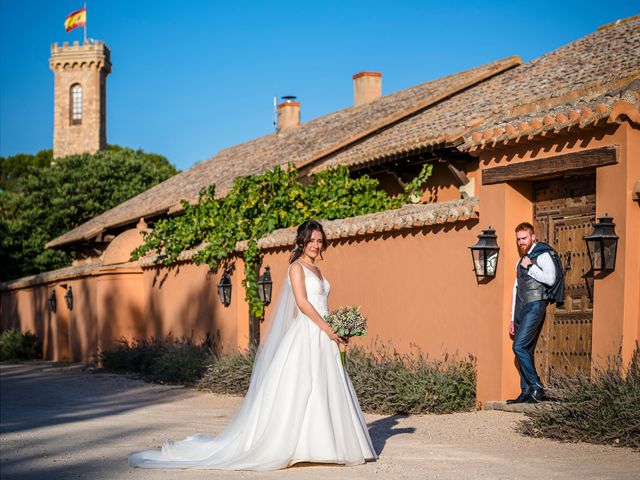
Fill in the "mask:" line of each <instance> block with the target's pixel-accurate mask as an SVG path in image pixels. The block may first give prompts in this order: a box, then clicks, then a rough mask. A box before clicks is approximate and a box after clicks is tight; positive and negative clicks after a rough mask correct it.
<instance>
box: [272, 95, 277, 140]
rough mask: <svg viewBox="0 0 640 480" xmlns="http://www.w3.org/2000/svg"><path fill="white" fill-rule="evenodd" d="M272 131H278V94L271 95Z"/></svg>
mask: <svg viewBox="0 0 640 480" xmlns="http://www.w3.org/2000/svg"><path fill="white" fill-rule="evenodd" d="M273 131H274V132H277V131H278V96H277V95H274V96H273Z"/></svg>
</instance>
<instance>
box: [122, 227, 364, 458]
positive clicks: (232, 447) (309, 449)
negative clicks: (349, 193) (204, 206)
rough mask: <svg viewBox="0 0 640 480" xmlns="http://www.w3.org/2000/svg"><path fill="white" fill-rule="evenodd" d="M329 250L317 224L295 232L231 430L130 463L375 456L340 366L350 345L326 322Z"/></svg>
mask: <svg viewBox="0 0 640 480" xmlns="http://www.w3.org/2000/svg"><path fill="white" fill-rule="evenodd" d="M326 247H327V237H326V236H325V233H324V230H323V229H322V225H321V224H320V223H319V222H316V221H314V220H307V221H305V222H304V223H302V224H301V225H300V226H299V227H298V231H297V237H296V245H295V248H294V250H293V252H292V254H291V258H290V260H289V263H290V265H289V270H288V274H287V276H286V278H285V279H284V285H283V287H282V291H281V293H280V296H279V299H278V301H277V303H276V308H275V310H274V312H273V314H272V316H271V317H270V321H271V322H270V327H269V332H268V334H267V337H266V340H265V341H264V342H263V344H262V345H261V346H260V348H259V350H258V353H257V355H256V360H255V364H254V367H253V372H252V374H251V382H250V385H249V390H248V391H247V394H246V396H245V398H244V399H243V401H242V404H241V406H240V408H239V410H238V412H237V413H236V415H235V416H234V418H233V419H232V420H231V422H230V423H229V425H228V426H227V428H226V429H225V430H224V431H223V432H222V433H220V434H219V435H217V436H208V435H193V436H190V437H187V438H185V439H184V440H181V441H177V442H172V441H169V442H167V443H165V444H164V445H163V447H162V449H161V450H147V451H142V452H134V453H131V454H129V464H130V465H132V466H134V467H141V468H201V469H225V470H276V469H279V468H286V467H288V466H290V465H293V464H294V463H298V462H313V463H333V464H342V465H357V464H361V463H364V462H365V461H366V460H374V459H376V458H377V455H376V452H375V450H374V448H373V444H372V443H371V437H370V436H369V432H368V430H367V425H366V423H365V421H364V418H363V416H362V411H361V410H360V405H359V403H358V399H357V398H356V394H355V391H354V389H353V385H352V384H351V380H350V379H349V375H348V374H347V372H346V370H345V369H344V368H343V366H342V363H341V361H340V351H339V348H338V344H339V343H341V342H344V341H345V340H343V339H342V338H340V337H338V336H337V335H336V334H335V333H334V332H333V331H332V330H331V328H330V327H329V325H328V324H327V323H325V321H324V320H323V315H325V314H326V313H328V306H327V296H328V295H329V289H330V286H329V282H328V281H327V279H326V278H324V277H323V276H322V273H321V272H320V269H319V268H318V266H317V265H316V262H317V260H318V258H322V251H323V250H325V249H326Z"/></svg>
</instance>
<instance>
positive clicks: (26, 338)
mask: <svg viewBox="0 0 640 480" xmlns="http://www.w3.org/2000/svg"><path fill="white" fill-rule="evenodd" d="M40 357H42V345H41V343H40V341H39V340H38V337H36V336H35V335H34V334H33V333H31V332H26V333H21V332H20V330H18V329H16V328H10V329H8V330H5V331H4V332H2V333H1V334H0V360H32V359H34V358H40Z"/></svg>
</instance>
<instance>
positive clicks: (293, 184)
mask: <svg viewBox="0 0 640 480" xmlns="http://www.w3.org/2000/svg"><path fill="white" fill-rule="evenodd" d="M431 170H432V166H431V165H428V164H425V166H424V167H423V169H422V172H421V173H420V174H419V175H418V177H416V178H415V179H414V180H413V181H412V182H410V183H409V184H407V186H406V187H405V192H404V193H403V194H401V195H398V196H396V197H389V196H388V195H387V194H386V192H384V191H382V190H380V189H379V183H378V180H376V179H374V178H371V177H369V176H367V175H363V176H361V177H358V178H351V177H350V175H349V170H348V168H347V167H338V168H337V169H333V170H325V171H322V172H320V173H318V174H317V175H315V176H313V177H311V179H310V181H309V183H308V185H304V184H303V183H301V182H300V181H299V179H298V174H297V171H296V170H295V168H294V167H293V165H289V166H288V167H287V169H283V168H281V167H275V168H274V169H273V170H269V171H267V172H264V173H262V174H259V175H251V176H246V177H238V178H236V180H235V182H234V184H233V187H232V188H231V190H230V191H229V192H228V193H227V195H225V196H224V197H220V198H216V188H215V185H211V186H210V187H208V188H206V189H203V190H202V191H201V192H200V195H199V198H198V202H197V204H195V205H194V204H190V203H189V202H187V201H184V200H183V202H182V205H183V207H184V214H183V215H181V216H179V217H175V218H167V219H163V220H160V221H158V222H157V223H156V225H155V227H154V229H153V231H151V232H150V233H147V234H145V235H144V244H143V245H141V246H140V247H138V248H136V249H135V250H134V251H133V252H132V254H131V259H132V260H138V259H140V258H141V257H143V256H145V255H147V254H149V253H157V254H160V255H163V256H164V257H163V258H164V260H163V262H164V264H165V265H172V264H174V263H175V262H176V261H177V260H178V257H179V256H180V254H181V253H182V252H184V251H185V250H189V249H192V248H194V247H196V246H198V245H200V244H204V248H202V249H201V250H199V251H198V252H197V253H196V255H195V256H194V258H193V262H194V263H195V264H196V265H202V264H205V263H206V264H207V265H209V267H210V268H211V269H212V270H217V269H218V267H219V266H220V265H223V267H225V268H226V266H227V263H228V262H229V261H230V256H231V255H232V254H233V253H234V252H235V251H236V244H237V243H238V242H239V241H242V240H246V241H247V247H246V249H245V250H244V251H243V252H242V258H243V260H244V280H243V281H242V285H243V287H244V289H245V300H246V301H247V303H248V304H249V309H250V312H251V314H253V315H255V316H257V317H261V316H262V315H263V314H264V307H263V305H262V302H261V301H260V298H259V297H258V283H257V281H258V279H257V277H256V269H257V267H258V266H259V265H260V261H261V252H260V249H259V248H258V240H259V239H260V238H262V237H264V236H266V235H268V234H269V233H271V232H273V231H274V230H276V229H278V228H286V227H291V226H295V225H298V224H300V223H302V222H303V221H304V220H305V219H308V218H318V219H324V220H332V219H337V218H347V217H353V216H356V215H363V214H366V213H374V212H380V211H383V210H389V209H393V208H398V207H400V206H402V205H403V204H405V203H408V202H409V201H410V199H411V196H414V197H415V196H416V195H419V194H421V188H422V185H423V184H424V182H425V181H426V180H427V179H428V178H429V176H430V175H431Z"/></svg>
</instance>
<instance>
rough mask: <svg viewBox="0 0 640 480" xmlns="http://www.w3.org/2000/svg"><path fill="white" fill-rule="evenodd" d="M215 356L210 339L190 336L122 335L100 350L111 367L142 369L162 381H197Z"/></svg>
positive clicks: (107, 366)
mask: <svg viewBox="0 0 640 480" xmlns="http://www.w3.org/2000/svg"><path fill="white" fill-rule="evenodd" d="M214 356H215V353H214V350H213V347H212V345H211V342H210V341H209V340H205V342H203V343H202V344H200V345H196V344H195V343H193V341H192V340H191V339H190V338H187V337H182V338H179V339H175V338H172V337H168V338H167V339H166V340H157V339H153V338H152V339H149V340H139V339H135V340H133V341H132V342H131V343H129V342H128V341H127V340H126V339H124V338H122V339H120V340H119V341H118V343H117V346H116V347H115V348H113V349H108V350H103V351H102V352H101V354H100V357H101V360H102V366H103V367H104V368H106V369H107V370H112V371H116V372H117V371H119V372H131V373H138V374H140V375H142V376H143V377H144V378H147V379H148V380H151V381H154V382H158V383H177V384H185V385H193V384H195V383H196V382H197V381H198V380H199V378H200V377H201V376H202V373H203V372H204V370H205V368H206V366H207V364H208V363H210V362H211V360H212V358H213V357H214Z"/></svg>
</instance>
